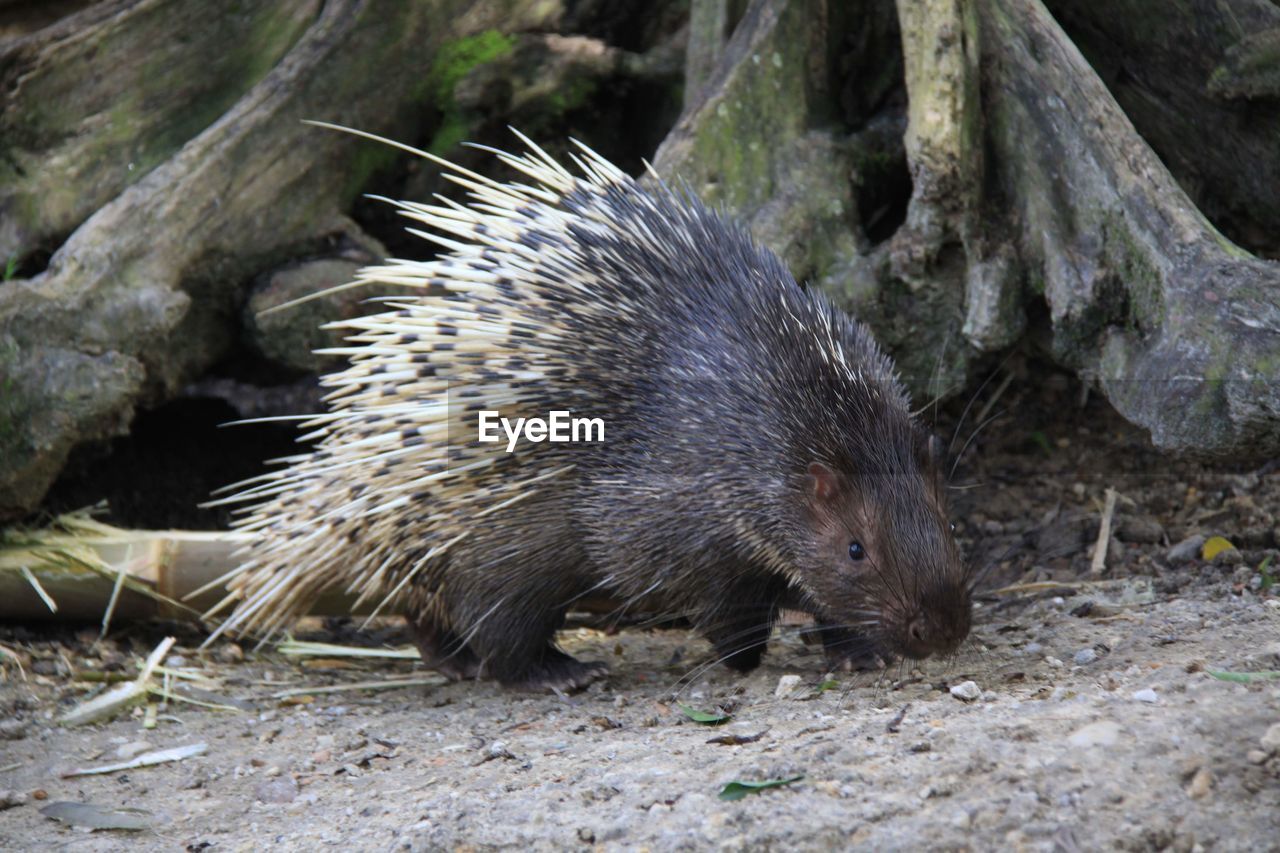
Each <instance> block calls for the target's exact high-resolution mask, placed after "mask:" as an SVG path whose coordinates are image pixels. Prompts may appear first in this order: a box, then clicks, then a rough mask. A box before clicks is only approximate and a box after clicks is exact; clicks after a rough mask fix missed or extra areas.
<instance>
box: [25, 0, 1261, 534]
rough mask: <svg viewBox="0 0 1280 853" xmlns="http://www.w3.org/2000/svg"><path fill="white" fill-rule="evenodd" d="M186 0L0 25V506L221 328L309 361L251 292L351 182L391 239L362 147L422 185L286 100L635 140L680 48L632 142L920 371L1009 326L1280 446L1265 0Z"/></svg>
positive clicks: (919, 378) (941, 389) (1079, 368)
mask: <svg viewBox="0 0 1280 853" xmlns="http://www.w3.org/2000/svg"><path fill="white" fill-rule="evenodd" d="M209 5H210V4H208V3H207V2H204V1H203V0H107V2H102V3H97V4H93V5H89V6H87V7H86V8H85V9H83V10H82V11H81V12H79V13H77V14H75V15H73V16H71V17H67V18H65V19H63V20H61V21H57V22H55V23H53V24H51V25H49V26H46V27H44V28H43V29H37V30H35V31H34V32H31V33H30V34H27V35H24V36H21V37H19V38H10V39H9V40H7V41H5V42H3V43H0V81H2V82H3V83H4V91H5V92H6V94H5V96H4V97H5V101H4V105H3V112H2V113H0V136H2V137H3V139H4V156H3V157H2V158H0V252H2V253H3V255H4V257H5V258H10V259H12V261H13V262H12V263H11V264H9V266H8V269H7V271H6V275H5V279H6V280H4V281H0V515H10V516H12V515H15V514H21V513H23V512H27V511H29V510H31V509H32V508H33V507H35V506H36V505H37V504H38V502H39V501H40V499H41V496H42V495H43V494H44V493H45V491H46V489H47V488H48V487H49V484H50V483H51V482H52V481H53V479H54V478H55V477H56V476H57V474H58V472H59V470H60V469H61V467H62V465H63V464H64V461H65V460H66V458H67V456H68V454H69V453H70V451H71V450H72V449H73V448H75V447H77V446H80V445H83V444H85V443H86V442H92V441H95V440H100V439H101V438H103V437H104V436H108V435H112V434H115V433H119V432H122V431H124V430H126V429H127V427H128V424H129V421H130V419H131V418H132V416H133V414H134V412H135V410H136V409H137V408H138V407H140V406H144V407H145V406H148V405H152V404H155V403H157V402H160V401H163V400H165V399H167V398H169V397H171V396H172V395H173V394H175V393H176V392H177V390H178V389H180V388H181V387H183V386H184V385H186V384H187V383H189V382H191V381H192V380H195V379H198V378H200V377H201V376H202V375H203V374H204V373H205V372H206V371H208V370H209V369H210V366H211V365H213V364H215V363H216V362H218V361H220V360H222V359H225V358H227V357H228V356H229V355H235V356H236V357H237V358H239V359H240V360H241V361H245V360H247V361H248V362H249V363H250V364H251V365H260V366H261V372H263V373H264V374H271V375H278V374H279V373H280V372H281V371H283V372H285V373H289V375H296V374H297V372H298V371H300V370H314V369H317V367H318V365H317V364H316V363H315V362H313V361H310V360H308V357H307V356H306V354H305V352H304V350H305V349H306V347H307V345H314V344H315V343H316V341H315V340H314V339H313V338H312V337H311V336H310V334H309V330H307V331H306V332H300V331H298V328H300V327H301V326H303V325H305V326H308V327H310V326H313V325H314V323H315V320H316V315H315V314H302V313H300V314H298V315H296V316H295V317H294V318H292V319H290V318H289V317H288V316H287V315H271V318H270V319H265V318H264V319H258V318H255V317H252V316H249V317H244V316H243V313H244V312H243V311H242V308H243V306H245V305H246V304H247V305H249V306H251V307H252V308H257V307H262V306H264V305H266V304H271V302H272V300H273V299H275V298H278V296H279V293H280V292H282V291H287V290H288V289H290V288H292V289H294V291H295V292H296V291H298V290H301V291H305V290H306V289H308V288H309V287H310V288H312V289H314V288H316V287H318V286H319V285H321V284H323V283H336V282H332V281H330V279H331V278H333V277H335V276H341V275H344V274H346V273H345V272H344V271H349V270H350V269H351V268H352V267H354V265H356V264H357V263H359V262H361V261H362V260H364V259H367V258H370V257H376V256H377V255H378V254H380V253H381V252H382V251H383V250H382V248H381V246H380V245H379V242H378V241H377V240H374V239H371V238H370V237H369V236H368V235H366V234H365V233H363V231H362V229H361V228H360V227H358V226H356V225H355V224H354V222H353V221H352V219H351V218H349V216H356V217H358V218H359V219H360V221H361V222H363V223H365V224H366V225H368V226H369V227H372V228H373V229H374V230H375V231H376V232H377V233H376V236H377V237H378V238H379V239H381V240H382V241H383V242H388V243H391V245H390V249H391V251H397V250H398V249H399V248H400V246H398V245H396V244H395V243H394V241H396V240H397V239H399V238H398V237H397V236H396V234H397V233H398V228H397V227H394V226H391V225H389V224H388V223H389V222H390V219H389V218H387V217H385V216H384V218H383V219H379V218H378V215H373V214H371V213H370V209H369V208H367V207H362V206H361V205H362V204H363V203H360V202H356V201H354V200H355V199H356V197H357V196H358V195H359V193H360V192H361V191H362V190H365V189H367V188H368V187H369V185H370V182H371V180H372V181H376V182H378V189H379V190H380V191H382V192H385V193H387V194H401V195H404V196H407V197H420V196H426V195H429V194H430V193H431V192H433V191H437V190H441V189H442V188H443V184H441V182H440V181H439V179H438V176H437V172H436V170H434V169H433V168H429V167H428V168H425V169H416V170H415V169H411V168H409V167H407V166H405V165H403V162H402V161H398V160H396V159H395V157H394V156H393V152H392V151H391V150H390V149H386V148H380V147H377V146H373V145H371V144H369V143H366V142H362V141H359V140H355V139H352V138H349V137H344V136H340V135H335V134H329V133H323V132H320V131H317V130H315V129H313V128H309V127H306V126H304V125H303V124H301V122H300V120H301V119H304V118H319V119H326V120H330V121H335V122H338V123H342V124H346V125H352V126H356V127H359V128H362V129H365V130H369V131H373V132H376V133H384V134H390V135H394V136H399V137H403V138H406V139H409V140H416V141H417V142H418V144H420V145H422V146H423V147H426V148H429V149H430V150H432V151H434V152H437V153H445V154H448V155H449V156H451V157H455V158H462V159H463V161H464V162H466V163H467V164H468V165H471V164H473V163H474V162H475V161H474V160H470V159H468V158H471V157H474V156H476V155H475V154H474V153H472V152H469V151H468V150H467V149H460V148H459V147H458V145H457V143H458V142H459V141H460V140H461V139H463V138H464V137H467V138H477V137H478V138H480V139H481V140H482V141H486V142H501V141H502V137H498V136H494V135H493V134H494V133H495V131H496V129H497V128H500V127H502V126H503V125H505V124H507V123H512V124H515V125H516V126H519V127H521V128H522V129H525V130H527V131H529V132H531V133H532V134H533V135H535V136H536V137H538V138H539V139H540V140H549V141H552V142H554V141H555V140H556V139H557V138H563V137H566V136H575V137H578V138H582V139H584V141H587V142H588V143H591V144H593V145H595V146H596V147H597V148H600V149H601V150H602V151H604V152H605V153H606V154H611V155H613V156H622V157H624V158H632V159H627V160H626V162H627V163H629V164H630V166H631V167H632V168H635V169H636V170H637V171H638V167H639V156H640V155H645V156H647V155H648V154H649V153H650V152H651V151H652V149H653V148H654V147H656V143H657V140H658V139H659V138H660V137H661V134H662V132H663V131H664V129H665V127H666V126H667V122H668V120H669V118H668V115H667V112H666V111H667V108H668V106H669V105H670V104H671V103H673V102H674V101H673V97H674V94H675V93H677V92H678V91H679V77H680V76H682V74H683V76H684V77H685V80H684V84H685V85H684V90H683V93H684V100H685V103H684V110H683V113H682V114H681V115H680V118H679V121H678V123H677V124H676V127H675V129H674V130H672V131H671V133H670V135H669V136H668V137H667V138H666V140H665V142H663V144H662V145H661V147H660V149H659V150H658V152H657V155H656V158H655V163H656V166H657V168H658V170H659V172H661V173H664V174H666V175H669V176H673V177H679V178H682V179H684V180H686V181H688V182H689V183H690V184H691V185H692V187H693V188H694V189H695V190H696V191H698V192H699V193H700V194H702V195H703V196H704V197H706V198H707V199H708V200H709V201H711V202H713V203H717V204H722V205H724V206H726V207H727V208H729V209H730V210H731V211H733V212H734V213H735V214H736V215H738V216H739V217H741V218H742V219H744V220H745V221H746V222H747V223H748V224H749V226H750V227H751V228H752V230H753V231H754V232H755V234H756V235H757V237H758V238H759V239H760V240H761V241H762V242H764V243H766V244H767V245H769V246H771V247H773V248H774V249H776V250H777V251H778V252H779V253H780V254H781V255H782V256H783V257H784V259H785V260H786V261H787V262H788V263H789V264H790V266H791V267H792V269H793V270H794V271H795V272H796V274H797V276H798V277H799V278H801V279H802V280H806V281H808V282H809V283H810V286H815V287H820V288H823V289H824V290H826V291H827V292H829V293H830V294H832V295H833V296H834V297H835V298H836V299H837V300H839V301H840V302H841V303H842V304H843V305H845V306H846V307H848V308H850V309H851V310H853V311H854V312H856V313H857V314H858V315H859V316H860V317H861V318H863V319H864V320H866V321H867V322H868V323H870V324H871V325H872V327H873V328H874V329H875V331H876V334H877V335H878V337H879V338H880V339H881V340H882V341H883V342H884V343H885V344H886V345H887V346H888V347H889V349H891V350H892V351H893V353H894V354H895V356H896V358H897V360H898V363H899V365H900V367H901V369H902V371H903V373H904V375H905V377H906V379H907V380H908V382H909V383H910V384H911V385H912V387H913V389H914V390H915V392H916V393H917V396H918V397H919V399H920V400H921V401H922V402H923V401H925V400H928V399H932V398H934V397H938V396H945V395H947V394H952V393H956V392H957V391H959V390H961V389H963V388H964V387H965V385H966V383H968V382H969V381H970V380H971V379H972V377H973V374H974V373H975V370H976V367H977V366H978V365H980V364H982V363H983V361H984V360H987V359H989V358H991V357H992V356H998V354H999V353H1001V352H1003V351H1005V350H1007V349H1008V348H1009V347H1011V346H1014V345H1019V344H1021V343H1023V342H1025V343H1026V344H1028V345H1032V346H1037V347H1041V348H1042V349H1043V350H1044V351H1045V352H1047V353H1048V354H1050V355H1051V356H1052V357H1053V358H1054V359H1056V360H1057V361H1058V362H1059V363H1061V364H1063V365H1066V366H1069V367H1070V368H1072V369H1074V370H1075V371H1076V372H1078V373H1079V375H1080V376H1081V377H1082V378H1083V379H1084V380H1085V381H1086V382H1088V383H1090V384H1091V385H1093V386H1095V387H1097V388H1099V389H1100V390H1101V391H1102V393H1104V394H1105V395H1106V396H1107V397H1108V398H1109V399H1110V400H1111V401H1112V403H1113V404H1114V405H1115V406H1116V408H1117V409H1118V410H1119V411H1120V412H1121V413H1122V414H1124V415H1125V416H1126V417H1127V418H1129V419H1130V420H1132V421H1134V422H1135V423H1137V424H1140V425H1142V426H1144V427H1145V428H1147V429H1148V430H1149V431H1150V433H1151V436H1152V439H1153V440H1154V441H1155V442H1156V444H1158V445H1160V446H1162V447H1166V448H1169V449H1171V450H1175V451H1178V452H1186V453H1199V454H1212V455H1219V456H1231V457H1258V456H1264V455H1274V454H1275V453H1276V452H1277V451H1280V307H1278V302H1280V299H1278V297H1277V293H1280V288H1278V287H1277V281H1276V278H1277V275H1278V274H1280V271H1278V269H1277V266H1276V264H1275V263H1273V262H1272V261H1270V260H1266V259H1265V258H1266V257H1270V256H1273V255H1274V254H1275V253H1276V252H1277V251H1278V250H1280V241H1277V238H1276V235H1277V234H1280V201H1278V200H1277V199H1280V194H1277V193H1276V191H1275V186H1276V184H1277V181H1280V148H1277V146H1276V145H1275V140H1276V134H1277V133H1280V99H1278V98H1277V97H1276V95H1277V93H1280V83H1277V80H1280V70H1277V69H1278V67H1280V66H1278V65H1277V63H1276V61H1275V59H1274V57H1275V56H1276V55H1278V54H1277V52H1276V51H1275V49H1274V48H1275V46H1276V45H1277V44H1280V37H1277V35H1276V33H1280V10H1277V8H1276V7H1275V6H1274V5H1273V4H1271V3H1269V2H1266V0H1176V2H1171V3H1169V4H1167V6H1166V8H1164V9H1163V11H1162V12H1161V13H1160V15H1159V17H1158V19H1157V20H1154V21H1153V20H1152V18H1151V12H1150V9H1149V8H1148V6H1147V4H1140V3H1136V2H1132V0H1124V2H1119V3H1115V4H1109V5H1106V4H1095V3H1087V2H1077V0H1050V2H1049V9H1046V7H1045V5H1043V4H1042V3H1041V2H1040V0H899V2H897V4H896V5H895V4H894V2H893V1H892V0H850V2H839V3H837V2H834V0H754V2H750V3H747V2H743V0H693V4H692V9H691V11H689V12H688V13H687V14H688V17H687V26H686V21H685V20H684V19H683V18H682V17H681V16H682V15H684V14H685V12H684V11H683V9H684V7H683V6H682V4H681V3H679V2H676V0H671V2H664V3H659V4H652V3H640V2H619V3H607V4H606V3H595V2H580V3H575V4H567V6H566V7H565V8H561V7H560V6H557V5H556V4H544V3H540V2H536V0H528V2H514V3H513V2H501V0H475V2H465V0H432V2H425V3H416V4H401V3H392V2H389V0H327V2H323V3H320V2H316V0H294V2H291V3H285V4H280V3H262V2H248V3H244V4H240V6H239V7H238V8H239V12H238V13H237V14H236V15H234V16H230V15H223V14H219V13H218V12H217V11H211V10H210V8H209ZM214 5H217V4H214ZM1051 11H1052V12H1053V13H1054V14H1050V12H1051ZM1055 14H1056V15H1057V16H1058V19H1057V20H1055V18H1054V15H1055ZM193 21H198V22H200V24H199V25H196V24H193V23H191V22H193ZM1138 22H1141V26H1139V24H1138ZM1063 27H1065V28H1066V30H1065V31H1064V29H1063ZM3 32H7V30H5V29H3V28H0V33H3ZM686 32H687V33H688V46H689V47H688V51H687V52H685V51H684V49H683V45H684V44H685V41H684V34H685V33H686ZM672 118H674V116H672ZM627 145H629V146H630V147H629V148H627V147H626V146H627ZM623 149H625V150H623ZM637 149H638V151H637ZM619 152H621V153H619ZM632 155H635V156H634V158H633V157H632ZM353 211H354V212H353ZM384 224H386V225H387V227H385V228H382V227H381V226H382V225H384ZM1224 235H1226V236H1224ZM414 250H415V251H420V250H421V247H420V246H416V247H415V248H414ZM49 252H52V257H51V258H49V259H48V265H47V268H42V263H43V259H45V258H46V257H47V256H48V254H49ZM301 261H307V262H308V263H306V264H303V263H300V262H301ZM285 267H288V268H289V274H288V275H284V276H281V275H277V276H272V275H271V274H272V273H273V272H280V271H281V269H282V268H285ZM290 276H292V278H290ZM263 280H265V281H268V284H267V285H266V286H261V285H256V286H257V292H256V293H252V294H251V290H252V289H253V286H255V285H254V282H255V281H263ZM317 310H321V309H317ZM322 310H324V311H330V312H338V311H353V310H357V309H356V308H355V307H353V306H351V305H349V304H348V305H345V306H344V305H337V304H329V305H326V306H324V308H323V309H322ZM291 327H294V328H291ZM290 346H292V347H293V348H294V349H296V350H298V352H296V353H294V354H293V355H290V354H289V353H287V352H284V351H283V350H286V349H288V347H290ZM255 359H256V361H255ZM290 371H292V373H290ZM242 372H246V371H242ZM247 372H248V373H250V374H252V373H253V372H254V369H253V368H251V369H249V370H248V371H247Z"/></svg>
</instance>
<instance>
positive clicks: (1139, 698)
mask: <svg viewBox="0 0 1280 853" xmlns="http://www.w3.org/2000/svg"><path fill="white" fill-rule="evenodd" d="M1133 700H1134V701H1135V702H1146V703H1148V704H1150V703H1154V702H1159V701H1160V697H1159V696H1157V695H1156V692H1155V691H1154V690H1152V689H1151V688H1150V687H1147V688H1144V689H1142V690H1135V691H1134V693H1133Z"/></svg>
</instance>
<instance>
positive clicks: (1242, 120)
mask: <svg viewBox="0 0 1280 853" xmlns="http://www.w3.org/2000/svg"><path fill="white" fill-rule="evenodd" d="M1045 5H1046V6H1047V7H1048V9H1049V11H1050V12H1051V13H1052V14H1053V16H1054V17H1055V18H1056V19H1057V20H1058V22H1059V23H1060V24H1061V25H1062V28H1063V29H1064V30H1065V31H1066V33H1067V35H1068V36H1069V37H1070V38H1071V40H1072V42H1073V43H1074V44H1075V45H1076V46H1077V47H1078V48H1080V51H1081V53H1083V54H1084V57H1085V59H1087V60H1088V61H1089V63H1090V65H1091V66H1092V68H1093V70H1094V71H1095V72H1097V74H1098V75H1099V77H1100V78H1101V80H1102V82H1104V83H1105V84H1106V86H1107V89H1108V90H1109V91H1110V92H1111V94H1112V95H1113V96H1114V97H1115V99H1116V101H1117V102H1118V103H1119V104H1120V107H1121V108H1122V109H1123V110H1124V112H1125V115H1126V116H1127V117H1128V118H1129V120H1130V121H1132V122H1133V125H1134V127H1136V128H1137V130H1138V133H1139V134H1141V135H1142V138H1143V139H1144V140H1146V141H1147V143H1148V144H1149V145H1150V146H1151V147H1152V149H1154V150H1155V152H1156V154H1158V155H1159V156H1160V159H1161V161H1162V162H1163V163H1164V165H1165V166H1166V167H1167V168H1168V169H1169V171H1170V172H1171V173H1172V174H1173V176H1174V178H1176V179H1177V181H1178V184H1179V185H1180V186H1181V187H1182V188H1183V190H1184V191H1186V193H1187V194H1188V195H1189V196H1190V197H1191V199H1192V201H1194V202H1195V204H1196V206H1197V207H1198V208H1199V209H1200V210H1201V211H1203V212H1204V213H1205V215H1207V216H1208V217H1209V219H1210V221H1212V222H1213V223H1214V225H1215V226H1216V227H1217V228H1218V230H1220V231H1222V232H1223V233H1224V234H1225V235H1226V236H1227V237H1228V238H1230V239H1231V240H1232V241H1233V242H1235V243H1237V244H1239V245H1241V246H1243V247H1244V248H1246V249H1248V250H1249V251H1251V252H1253V253H1254V254H1261V255H1264V256H1267V257H1272V258H1275V257H1280V190H1277V187H1280V145H1278V144H1277V142H1276V140H1277V139H1280V109H1276V106H1277V104H1276V102H1275V101H1274V100H1272V101H1271V102H1270V103H1268V102H1267V101H1264V100H1261V99H1265V98H1268V97H1274V95H1275V93H1276V92H1277V86H1276V83H1277V81H1280V6H1277V5H1276V4H1275V3H1273V2H1271V0H1167V1H1166V2H1162V3H1160V4H1159V7H1158V8H1159V11H1158V12H1153V7H1152V5H1151V3H1149V2H1144V0H1112V2H1108V3H1098V2H1091V0H1046V3H1045ZM1268 93H1270V94H1268Z"/></svg>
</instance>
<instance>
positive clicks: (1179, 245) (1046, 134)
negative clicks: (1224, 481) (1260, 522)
mask: <svg viewBox="0 0 1280 853" xmlns="http://www.w3.org/2000/svg"><path fill="white" fill-rule="evenodd" d="M979 8H980V10H981V21H982V27H983V50H984V63H985V69H986V74H985V77H984V87H983V103H984V108H985V111H986V115H987V119H988V124H989V127H990V128H991V130H990V133H989V135H988V139H989V142H990V144H991V147H992V149H993V151H994V156H995V158H996V161H997V163H998V172H997V175H996V181H997V182H998V185H999V187H1000V189H1001V191H1002V194H1003V196H1004V197H1005V198H1006V199H1007V200H1008V202H1009V204H1010V206H1011V212H1012V214H1013V222H1014V223H1015V224H1016V228H1017V232H1016V236H1017V240H1018V245H1019V252H1020V257H1021V262H1022V264H1023V265H1024V268H1025V270H1026V276H1027V281H1028V283H1029V284H1030V285H1031V288H1032V290H1033V291H1034V292H1035V293H1036V294H1037V295H1040V294H1042V295H1043V298H1044V300H1045V302H1046V303H1047V304H1048V307H1049V312H1050V322H1051V324H1052V344H1051V346H1052V350H1053V353H1054V355H1055V356H1056V357H1058V358H1059V359H1060V360H1062V361H1063V362H1064V363H1066V364H1069V365H1071V366H1073V367H1075V368H1077V369H1078V370H1079V371H1080V372H1081V374H1082V375H1083V376H1084V377H1086V378H1087V379H1093V380H1095V381H1096V382H1097V383H1098V384H1099V385H1100V387H1101V388H1102V390H1103V392H1104V393H1105V394H1106V396H1107V397H1108V399H1109V400H1110V401H1111V402H1112V403H1113V404H1114V405H1115V407H1116V408H1117V410H1118V411H1119V412H1120V413H1121V414H1123V415H1124V416H1125V417H1126V418H1128V419H1129V420H1131V421H1133V422H1134V423H1136V424H1138V425H1140V426H1143V427H1145V428H1146V429H1148V430H1150V432H1151V436H1152V439H1153V441H1154V442H1155V443H1156V444H1157V445H1158V446H1160V447H1163V448H1167V449H1170V450H1175V451H1180V452H1190V453H1199V454H1215V455H1224V456H1225V455H1230V456H1233V457H1236V458H1264V457H1267V456H1273V455H1275V454H1276V453H1277V452H1280V265H1277V264H1275V263H1272V262H1268V261H1263V260H1260V259H1258V258H1255V257H1253V256H1251V255H1249V254H1248V253H1247V252H1245V251H1243V250H1242V249H1240V248H1239V247H1237V246H1235V245H1234V244H1232V243H1231V242H1230V241H1228V240H1227V239H1226V238H1224V237H1223V236H1222V235H1221V234H1220V233H1218V231H1217V230H1216V229H1215V228H1214V227H1213V226H1212V225H1211V224H1210V223H1209V222H1208V220H1206V219H1205V217H1204V215H1203V214H1202V213H1201V212H1200V211H1199V210H1198V209H1197V208H1196V207H1195V205H1194V204H1193V203H1192V202H1191V200H1190V199H1189V198H1188V197H1187V194H1186V193H1185V192H1184V191H1183V190H1182V188H1181V187H1179V186H1178V184H1177V183H1176V182H1175V181H1174V179H1173V177H1172V176H1171V175H1170V173H1169V171H1168V170H1167V169H1166V168H1165V167H1164V165H1163V164H1162V163H1161V162H1160V160H1159V158H1158V157H1156V156H1155V154H1154V153H1153V152H1152V151H1151V149H1150V147H1148V145H1147V144H1146V143H1145V142H1144V141H1143V140H1142V138H1141V137H1140V136H1139V135H1138V134H1137V132H1136V131H1135V130H1134V128H1133V125H1132V124H1131V123H1130V121H1129V119H1128V118H1127V117H1126V116H1125V114H1124V112H1123V111H1122V110H1121V109H1120V107H1119V106H1118V105H1117V103H1116V101H1115V99H1114V98H1112V96H1111V94H1110V93H1109V92H1108V91H1107V89H1106V87H1105V86H1103V84H1102V82H1101V81H1100V80H1099V79H1098V77H1097V76H1096V75H1095V74H1093V73H1092V71H1091V69H1090V67H1089V65H1088V63H1087V62H1085V60H1084V57H1083V56H1081V54H1080V52H1079V51H1078V50H1077V49H1076V48H1075V46H1074V45H1073V44H1072V43H1071V41H1070V40H1069V39H1068V38H1067V37H1066V35H1065V34H1064V33H1063V32H1062V30H1061V28H1060V27H1059V26H1058V25H1057V24H1056V23H1055V21H1054V20H1053V18H1052V17H1051V16H1050V15H1049V13H1048V12H1047V11H1046V10H1045V8H1044V7H1043V6H1042V5H1041V4H1040V3H1039V2H1038V0H982V2H981V3H980V4H979Z"/></svg>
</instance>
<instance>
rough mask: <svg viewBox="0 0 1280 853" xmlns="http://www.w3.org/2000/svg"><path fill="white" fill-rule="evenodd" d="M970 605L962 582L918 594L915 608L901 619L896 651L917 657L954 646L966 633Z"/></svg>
mask: <svg viewBox="0 0 1280 853" xmlns="http://www.w3.org/2000/svg"><path fill="white" fill-rule="evenodd" d="M972 609H973V604H972V601H971V600H970V595H969V590H968V587H967V586H966V585H963V584H960V585H956V586H951V585H945V586H940V587H937V588H935V589H933V590H930V591H929V592H927V593H926V594H924V595H922V596H921V599H920V605H919V608H918V609H917V610H916V612H915V613H914V614H912V615H911V616H909V617H908V618H907V619H905V620H903V627H902V635H901V636H900V637H899V639H898V644H899V651H901V653H902V654H903V655H905V656H906V657H909V658H912V659H915V660H920V659H922V658H927V657H929V656H931V655H945V654H949V653H951V652H953V651H955V650H956V648H957V647H959V645H960V643H962V642H963V641H964V639H965V637H967V636H969V627H970V620H971V618H972V617H971V613H972Z"/></svg>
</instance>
